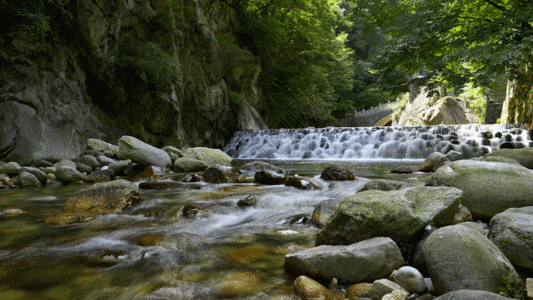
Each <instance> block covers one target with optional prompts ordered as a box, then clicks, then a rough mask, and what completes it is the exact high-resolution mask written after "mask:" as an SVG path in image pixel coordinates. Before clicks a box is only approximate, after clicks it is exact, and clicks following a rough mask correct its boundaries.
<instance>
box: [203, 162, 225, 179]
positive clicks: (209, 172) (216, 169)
mask: <svg viewBox="0 0 533 300" xmlns="http://www.w3.org/2000/svg"><path fill="white" fill-rule="evenodd" d="M204 180H205V181H207V182H210V183H226V182H228V181H229V176H228V174H227V173H226V171H224V170H223V169H222V168H221V167H220V166H213V167H208V168H207V169H205V171H204Z"/></svg>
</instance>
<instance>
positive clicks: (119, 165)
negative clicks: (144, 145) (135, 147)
mask: <svg viewBox="0 0 533 300" xmlns="http://www.w3.org/2000/svg"><path fill="white" fill-rule="evenodd" d="M130 165H131V160H130V159H126V160H119V161H117V162H115V163H112V164H110V165H109V166H108V167H109V169H111V170H113V172H115V174H116V175H124V171H126V169H127V168H128V167H129V166H130Z"/></svg>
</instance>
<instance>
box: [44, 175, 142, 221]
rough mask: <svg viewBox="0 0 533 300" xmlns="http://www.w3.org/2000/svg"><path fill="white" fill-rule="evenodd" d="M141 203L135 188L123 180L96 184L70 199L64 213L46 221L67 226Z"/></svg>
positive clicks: (132, 184)
mask: <svg viewBox="0 0 533 300" xmlns="http://www.w3.org/2000/svg"><path fill="white" fill-rule="evenodd" d="M140 201H141V198H140V196H139V189H138V188H137V186H136V185H135V184H134V183H132V182H129V181H127V180H124V179H119V180H115V181H110V182H105V183H97V184H94V185H92V186H90V187H88V188H86V189H83V190H81V191H80V192H78V193H77V194H76V195H74V196H72V197H70V198H69V199H68V200H67V203H65V206H64V207H63V210H64V212H63V213H62V214H59V215H57V216H54V217H51V218H48V219H46V222H47V223H56V224H59V225H67V224H71V223H80V222H88V221H92V220H93V219H94V217H96V216H97V215H101V214H108V213H112V212H116V211H118V210H121V209H125V208H128V207H130V206H131V205H134V204H137V203H139V202H140Z"/></svg>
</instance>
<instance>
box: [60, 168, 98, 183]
mask: <svg viewBox="0 0 533 300" xmlns="http://www.w3.org/2000/svg"><path fill="white" fill-rule="evenodd" d="M54 175H55V176H56V178H57V179H58V180H61V182H63V183H66V184H69V183H73V182H76V181H85V182H88V181H90V179H89V177H88V176H87V175H85V174H83V173H81V172H79V171H78V170H76V169H74V168H71V167H57V168H56V171H55V173H54Z"/></svg>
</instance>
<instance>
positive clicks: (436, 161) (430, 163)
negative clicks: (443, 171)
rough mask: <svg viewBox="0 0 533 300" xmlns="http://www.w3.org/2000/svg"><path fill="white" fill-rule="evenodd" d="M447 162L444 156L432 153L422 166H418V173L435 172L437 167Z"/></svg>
mask: <svg viewBox="0 0 533 300" xmlns="http://www.w3.org/2000/svg"><path fill="white" fill-rule="evenodd" d="M448 162H449V160H448V158H447V157H446V155H444V154H442V153H440V152H433V153H431V154H430V155H429V156H428V157H427V158H426V160H425V161H424V162H423V163H422V165H420V167H419V168H418V171H420V172H426V173H430V172H435V171H436V170H437V169H438V168H439V167H441V166H443V165H445V164H446V163H448Z"/></svg>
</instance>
